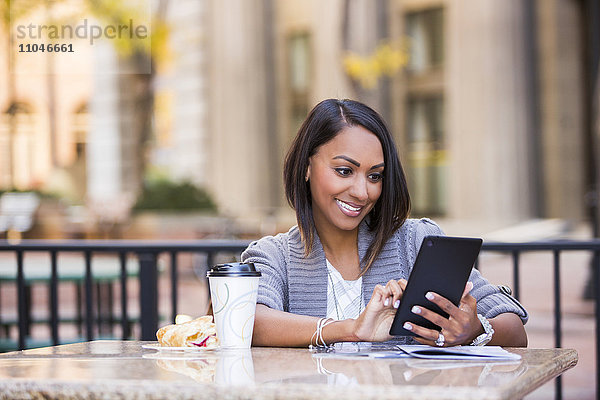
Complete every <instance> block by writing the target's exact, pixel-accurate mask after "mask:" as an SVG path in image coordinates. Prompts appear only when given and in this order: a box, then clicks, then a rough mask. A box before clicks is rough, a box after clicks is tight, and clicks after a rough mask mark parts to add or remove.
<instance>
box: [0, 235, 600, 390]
mask: <svg viewBox="0 0 600 400" xmlns="http://www.w3.org/2000/svg"><path fill="white" fill-rule="evenodd" d="M248 243H249V241H242V240H219V241H213V240H196V241H178V242H172V241H169V242H158V241H137V240H119V241H58V242H55V241H42V240H39V241H34V240H24V241H22V242H20V243H19V244H10V243H8V242H0V252H13V253H14V254H15V257H16V265H17V274H16V279H15V281H16V286H17V303H18V318H17V320H18V348H19V349H24V348H25V347H26V346H25V338H26V337H27V334H28V329H29V327H28V318H29V311H30V310H29V309H28V308H29V307H30V304H28V297H27V290H28V289H27V282H26V280H25V276H24V257H23V256H24V253H25V252H46V253H48V254H49V255H50V260H51V271H50V272H51V273H50V279H49V281H48V282H49V293H50V296H49V306H50V313H49V314H50V320H49V324H50V326H51V336H52V343H53V344H55V345H56V344H59V343H60V340H59V339H60V338H59V335H58V324H59V320H60V317H59V314H58V294H57V293H58V283H59V276H58V263H57V254H58V253H64V252H75V253H77V252H78V253H80V254H83V256H84V260H85V272H84V276H83V277H82V279H83V282H82V286H83V291H84V292H85V332H86V335H85V338H86V339H87V340H93V339H94V324H95V323H99V321H94V317H93V303H92V302H93V299H92V296H91V293H92V288H93V284H94V276H93V274H92V258H93V255H94V254H97V253H104V254H106V253H113V254H117V255H118V258H119V262H120V274H119V275H120V276H119V281H120V288H121V307H120V308H121V315H120V324H121V328H122V329H121V330H122V336H123V338H124V339H126V338H128V337H129V334H130V331H129V324H130V321H129V315H128V309H129V308H128V306H129V305H128V304H127V298H128V296H127V295H128V293H127V284H126V283H127V279H128V277H129V276H128V271H127V266H126V263H127V256H128V255H131V254H135V255H137V258H138V260H139V277H138V279H139V284H140V296H139V302H140V303H139V305H140V321H139V323H140V335H139V339H141V340H154V338H155V332H156V330H157V328H158V318H159V315H158V273H159V270H158V262H157V260H158V256H159V255H160V254H164V253H167V254H170V277H169V279H170V292H171V319H173V320H174V318H175V316H176V315H177V310H178V304H177V293H178V280H179V278H178V267H177V265H178V262H177V256H178V254H179V253H202V254H206V256H207V259H206V265H212V264H213V263H214V257H215V256H216V255H217V254H219V253H228V254H234V255H235V256H236V257H239V255H240V253H241V252H242V251H243V250H244V249H245V248H246V247H247V245H248ZM482 251H483V252H499V253H505V254H509V255H510V256H511V258H512V264H513V265H512V271H513V282H512V288H513V294H514V296H515V297H516V298H517V299H519V298H520V292H521V290H520V289H521V282H520V268H521V263H520V256H521V254H522V253H528V252H550V253H552V254H553V264H552V272H553V290H554V345H555V347H561V346H562V326H561V323H562V321H561V315H562V310H561V277H560V266H561V253H562V252H570V251H586V252H590V253H591V254H592V255H593V257H592V265H593V272H594V274H593V276H594V278H593V279H594V283H595V287H596V288H600V273H599V272H600V240H588V241H544V242H529V243H490V242H485V243H484V244H483V248H482ZM477 266H478V267H479V266H480V265H479V263H478V265H477ZM0 318H1V316H0ZM595 323H596V332H595V338H596V393H600V386H599V385H600V341H599V339H600V296H596V300H595ZM555 385H556V392H555V393H556V398H557V399H561V398H562V381H561V378H560V377H558V378H557V379H556V383H555Z"/></svg>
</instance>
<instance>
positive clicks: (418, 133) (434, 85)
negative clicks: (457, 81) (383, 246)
mask: <svg viewBox="0 0 600 400" xmlns="http://www.w3.org/2000/svg"><path fill="white" fill-rule="evenodd" d="M405 22H406V24H405V26H406V34H407V36H409V37H410V47H409V48H410V58H409V63H408V67H407V77H406V78H407V80H406V86H407V92H406V93H407V95H406V114H405V115H406V121H405V123H406V148H407V151H408V165H407V168H406V169H407V174H408V179H409V186H410V192H411V197H412V203H413V211H414V213H415V214H417V215H444V214H445V213H446V211H447V187H446V182H447V178H446V173H447V159H448V157H447V150H446V140H445V122H444V95H443V93H444V78H443V67H444V37H443V32H444V19H443V9H441V8H436V9H427V10H422V11H417V12H411V13H408V14H406V19H405Z"/></svg>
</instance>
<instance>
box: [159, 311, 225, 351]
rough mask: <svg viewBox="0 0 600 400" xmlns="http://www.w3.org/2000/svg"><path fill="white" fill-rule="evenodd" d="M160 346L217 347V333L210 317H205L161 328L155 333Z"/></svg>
mask: <svg viewBox="0 0 600 400" xmlns="http://www.w3.org/2000/svg"><path fill="white" fill-rule="evenodd" d="M156 338H157V339H158V342H159V343H160V345H161V346H167V347H194V346H198V347H205V348H215V347H217V346H218V345H219V339H218V338H217V331H216V329H215V324H214V323H213V317H212V315H205V316H203V317H200V318H196V319H193V320H191V321H188V322H184V323H183V324H174V325H167V326H163V327H162V328H160V329H159V330H158V331H157V332H156Z"/></svg>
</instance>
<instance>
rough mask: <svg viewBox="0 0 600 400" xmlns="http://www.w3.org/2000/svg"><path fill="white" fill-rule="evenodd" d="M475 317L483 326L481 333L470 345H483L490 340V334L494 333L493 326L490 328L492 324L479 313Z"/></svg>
mask: <svg viewBox="0 0 600 400" xmlns="http://www.w3.org/2000/svg"><path fill="white" fill-rule="evenodd" d="M477 318H478V319H479V322H481V326H483V333H482V334H481V335H479V336H477V337H476V338H475V339H474V340H473V342H471V346H485V345H486V344H488V343H489V342H490V340H492V336H493V335H494V328H492V324H490V321H488V320H487V318H486V317H484V316H483V315H481V314H477Z"/></svg>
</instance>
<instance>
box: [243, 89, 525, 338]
mask: <svg viewBox="0 0 600 400" xmlns="http://www.w3.org/2000/svg"><path fill="white" fill-rule="evenodd" d="M284 180H285V192H286V197H287V200H288V202H289V203H290V205H291V206H292V207H293V208H294V210H295V211H296V218H297V222H298V225H297V226H294V227H293V228H291V229H290V230H289V231H288V232H287V233H283V234H279V235H277V236H274V237H273V236H267V237H264V238H262V239H261V240H259V241H257V242H254V243H252V244H251V245H250V246H249V247H248V248H247V249H246V250H245V251H244V253H243V254H242V260H243V261H246V262H253V263H254V264H255V265H256V267H257V269H259V270H260V271H261V272H262V278H261V281H260V286H259V291H258V304H257V307H256V317H255V324H254V335H253V345H258V346H307V345H322V344H330V343H334V342H340V341H378V342H379V341H386V340H390V339H392V337H391V336H390V335H389V330H390V326H391V323H392V320H393V318H394V315H395V311H396V308H398V306H399V304H400V301H401V300H402V292H403V289H404V288H405V286H406V279H407V278H408V276H409V274H410V269H411V268H412V265H413V264H414V261H415V257H416V254H417V252H418V249H419V247H420V245H421V242H422V240H423V238H424V237H425V236H427V235H440V234H442V232H441V230H440V228H439V227H438V226H437V225H436V224H435V223H434V222H432V221H431V220H429V219H421V220H414V219H407V218H408V213H409V208H410V198H409V194H408V189H407V185H406V179H405V176H404V172H403V170H402V166H401V165H400V161H399V158H398V154H397V151H396V147H395V144H394V141H393V139H392V137H391V135H390V133H389V131H388V130H387V128H386V126H385V123H384V122H383V120H382V118H381V117H380V116H379V115H378V114H377V113H376V112H375V111H374V110H372V109H371V108H369V107H368V106H366V105H364V104H361V103H359V102H356V101H352V100H336V99H329V100H324V101H322V102H321V103H319V104H317V105H316V106H315V108H314V109H313V110H312V111H311V112H310V113H309V115H308V117H307V119H306V120H305V121H304V123H303V124H302V126H301V127H300V130H299V131H298V134H297V136H296V138H295V140H294V142H293V144H292V146H291V148H290V150H289V152H288V154H287V157H286V160H285V167H284ZM431 301H433V302H434V303H435V304H437V305H438V306H440V307H441V309H443V310H444V311H446V312H447V313H448V315H449V317H448V318H444V317H442V316H441V315H438V314H435V313H433V312H432V311H430V310H427V309H425V308H424V307H416V308H414V309H413V312H416V313H419V314H421V315H422V316H423V317H424V318H426V319H428V320H430V321H432V322H434V323H435V324H437V325H438V326H441V327H442V330H441V332H438V331H435V330H430V329H426V328H424V327H421V326H417V325H415V324H408V323H407V324H405V328H406V329H410V330H412V331H413V332H414V333H415V334H416V335H417V339H416V340H417V341H418V342H420V343H423V344H429V345H438V346H453V345H462V344H471V343H472V342H473V341H474V340H475V339H476V338H478V337H479V339H481V337H482V335H484V336H486V340H485V341H487V340H489V339H490V332H492V331H491V329H490V325H491V327H492V328H493V335H491V341H489V343H490V344H495V345H502V346H526V345H527V335H526V333H525V329H524V327H523V324H524V323H525V322H526V321H527V317H528V316H527V313H526V312H525V311H524V309H523V308H522V307H519V306H518V303H516V300H514V299H512V298H509V297H508V296H507V295H505V294H503V292H501V291H500V290H499V289H498V288H497V287H496V286H493V285H490V284H489V283H488V282H487V281H486V280H485V279H483V278H482V277H481V275H480V274H479V272H478V271H476V270H473V271H472V273H471V276H470V278H469V283H468V284H467V287H466V288H465V293H464V294H463V297H462V299H461V302H460V305H459V307H456V306H455V305H454V304H452V303H451V302H450V301H448V300H447V299H445V298H443V297H442V296H440V295H437V294H435V293H434V294H433V297H432V299H431ZM478 313H479V314H480V316H478ZM488 321H489V322H488ZM484 327H485V329H484ZM484 331H485V332H484ZM486 333H487V335H485V334H486ZM400 340H401V341H403V342H412V341H413V339H412V338H408V337H407V338H404V337H403V338H400ZM479 341H480V342H481V340H479ZM485 341H484V342H485Z"/></svg>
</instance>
